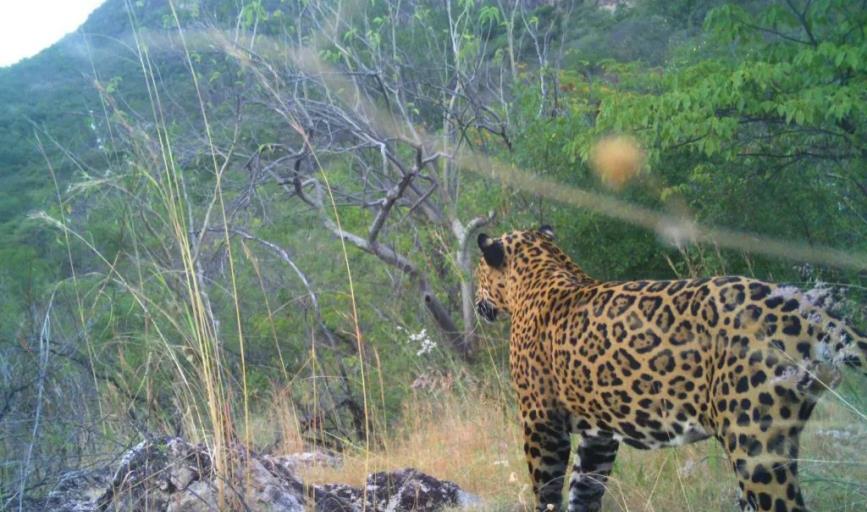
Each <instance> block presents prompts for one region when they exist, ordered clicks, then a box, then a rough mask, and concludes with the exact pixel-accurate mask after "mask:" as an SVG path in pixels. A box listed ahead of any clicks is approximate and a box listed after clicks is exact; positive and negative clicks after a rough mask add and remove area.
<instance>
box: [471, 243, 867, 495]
mask: <svg viewBox="0 0 867 512" xmlns="http://www.w3.org/2000/svg"><path fill="white" fill-rule="evenodd" d="M478 245H479V248H480V250H481V256H482V257H481V258H480V262H479V266H478V269H477V271H476V278H477V286H476V290H477V291H476V309H477V311H478V313H479V315H480V316H481V317H483V318H484V319H485V320H488V321H494V320H495V318H496V317H497V316H498V314H500V313H505V314H507V315H508V316H509V317H510V320H511V326H510V334H509V367H510V374H511V381H512V387H513V389H514V391H515V393H516V395H517V403H518V409H519V411H520V421H521V426H522V427H523V434H524V453H525V456H526V460H527V465H528V468H529V472H530V478H531V480H532V483H533V491H534V493H535V496H536V500H537V503H538V507H539V510H560V508H561V507H562V498H563V496H562V493H563V488H564V485H565V476H566V471H567V464H568V461H569V456H570V453H571V452H572V448H571V434H573V433H576V434H579V435H580V442H579V443H578V444H577V446H576V448H575V456H574V460H573V465H572V471H571V477H570V481H569V492H568V510H569V511H570V512H590V511H598V510H600V509H601V503H602V497H603V495H604V493H605V486H606V482H607V479H608V477H609V475H610V473H611V470H612V465H613V463H614V460H615V457H616V456H617V452H618V449H619V447H620V445H621V444H626V445H628V446H631V447H634V448H639V449H655V448H662V447H671V446H677V445H681V444H685V443H692V442H696V441H701V440H704V439H709V438H715V439H717V440H718V441H719V442H720V443H721V445H722V446H723V448H724V450H725V452H726V454H727V456H728V460H729V462H730V463H731V467H732V469H733V470H734V473H735V477H736V479H737V481H738V486H739V492H738V493H737V496H738V498H737V500H738V505H739V507H740V509H741V510H743V511H758V510H772V511H776V512H784V511H792V512H795V511H805V510H807V508H806V505H805V503H804V498H803V496H802V492H801V487H800V485H799V482H798V465H797V459H798V449H799V437H800V434H801V432H802V431H803V429H804V425H805V423H806V422H807V420H808V419H809V418H810V414H811V412H812V411H813V407H814V406H815V404H816V401H817V400H818V399H819V397H820V396H821V395H822V392H823V391H824V390H826V389H828V388H833V387H834V386H835V385H836V384H837V383H839V381H840V379H841V367H842V366H854V367H861V368H863V367H864V365H865V353H867V339H865V337H864V335H863V334H862V333H860V332H858V331H857V330H856V329H855V328H854V327H853V326H852V325H851V324H850V323H849V322H848V321H846V320H844V319H843V318H841V317H840V316H838V315H836V314H835V313H834V312H833V311H831V308H829V307H828V306H829V305H828V303H827V302H828V299H827V297H826V296H824V295H823V294H821V293H815V292H814V291H807V292H805V291H801V290H799V289H797V288H795V287H792V286H785V285H780V284H774V283H769V282H764V281H760V280H757V279H751V278H747V277H739V276H718V277H710V278H702V279H678V280H668V281H659V280H637V281H624V282H602V281H598V280H596V279H593V278H592V277H590V276H588V275H587V274H586V273H585V272H584V271H582V270H581V268H580V267H579V266H578V265H577V264H576V263H575V262H574V261H572V259H570V258H569V256H568V255H567V254H566V253H565V252H564V251H563V250H561V249H560V248H559V247H558V246H557V244H556V243H555V239H554V232H553V230H552V229H551V228H550V226H543V227H541V228H539V229H537V230H528V231H514V232H511V233H508V234H505V235H503V236H500V237H499V238H492V237H490V236H488V235H486V234H480V235H479V237H478Z"/></svg>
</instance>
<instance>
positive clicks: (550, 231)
mask: <svg viewBox="0 0 867 512" xmlns="http://www.w3.org/2000/svg"><path fill="white" fill-rule="evenodd" d="M539 234H540V235H542V236H545V237H547V238H549V239H551V240H554V228H552V227H551V226H549V225H548V224H542V225H541V226H540V227H539Z"/></svg>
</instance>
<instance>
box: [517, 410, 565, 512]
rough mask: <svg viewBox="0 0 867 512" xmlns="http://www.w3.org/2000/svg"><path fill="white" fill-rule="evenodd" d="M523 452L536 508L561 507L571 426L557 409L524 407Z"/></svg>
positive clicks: (551, 508) (553, 508)
mask: <svg viewBox="0 0 867 512" xmlns="http://www.w3.org/2000/svg"><path fill="white" fill-rule="evenodd" d="M522 418H523V419H522V424H523V426H524V454H525V455H526V457H527V465H528V467H529V469H530V478H531V479H532V481H533V492H534V493H535V494H536V499H537V500H538V502H537V503H538V509H539V510H560V506H561V504H562V501H563V482H564V479H565V477H566V465H567V463H568V461H569V449H570V440H569V434H570V430H569V428H568V426H567V423H566V421H564V419H565V416H564V414H562V413H561V412H559V411H556V410H544V409H541V410H540V409H534V410H532V411H523V413H522Z"/></svg>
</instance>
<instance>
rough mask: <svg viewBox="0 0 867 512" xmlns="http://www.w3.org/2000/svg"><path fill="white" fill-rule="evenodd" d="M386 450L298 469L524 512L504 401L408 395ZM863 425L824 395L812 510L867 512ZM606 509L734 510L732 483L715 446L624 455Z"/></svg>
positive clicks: (813, 439)
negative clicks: (409, 478) (420, 477)
mask: <svg viewBox="0 0 867 512" xmlns="http://www.w3.org/2000/svg"><path fill="white" fill-rule="evenodd" d="M403 418H404V421H403V422H402V423H400V425H399V426H398V427H397V428H396V429H395V430H394V431H392V432H391V433H390V435H389V436H388V439H387V440H386V441H385V447H384V448H382V449H377V450H373V451H371V452H369V453H365V452H364V451H363V450H356V451H350V452H348V453H346V454H345V460H344V464H343V466H341V467H338V468H328V467H313V468H308V469H306V470H304V473H303V475H302V476H303V478H304V480H305V481H307V482H310V483H326V482H346V483H350V484H353V485H360V484H361V483H362V482H363V481H364V479H365V476H366V474H367V473H366V472H365V468H368V471H370V472H374V471H384V470H394V469H398V468H403V467H414V468H417V469H419V470H421V471H424V472H426V473H429V474H431V475H434V476H436V477H438V478H443V479H447V480H452V481H454V482H456V483H458V484H459V485H460V486H461V487H463V488H464V489H466V490H467V491H469V492H472V493H475V494H477V495H479V496H481V497H482V498H483V501H484V506H483V509H484V510H508V511H519V510H530V509H531V504H532V491H531V488H530V485H529V478H528V475H527V471H526V466H525V463H524V458H523V451H522V448H521V433H520V430H519V429H518V425H517V415H516V412H515V410H514V407H513V405H512V404H511V401H510V402H509V403H504V402H502V401H499V400H497V399H481V400H478V401H476V400H469V399H461V398H457V397H455V396H445V397H439V398H431V397H429V396H421V395H419V396H415V397H414V399H413V400H411V401H410V402H409V403H408V404H407V405H406V407H405V411H404V415H403ZM864 441H867V425H865V424H864V423H863V422H862V421H861V420H860V419H858V417H857V414H855V413H854V412H852V410H851V409H849V408H848V407H847V406H846V405H844V404H843V403H842V402H841V401H840V400H839V399H837V398H835V397H833V396H831V395H828V396H826V397H825V398H824V399H823V401H822V402H820V404H819V406H818V407H817V409H816V412H815V413H814V421H812V422H811V423H810V425H809V427H808V429H807V431H806V432H805V433H804V437H803V443H802V454H801V458H802V461H801V475H802V481H803V485H804V488H805V494H806V499H807V501H808V504H809V505H810V506H811V507H812V509H813V510H819V511H822V510H834V511H841V512H854V511H856V510H858V511H860V510H865V507H867V453H865V451H864V449H863V448H862V445H863V443H864ZM609 484H610V485H609V490H608V493H607V494H606V498H605V506H604V510H605V511H609V512H613V511H619V512H626V511H680V510H682V511H696V512H698V511H717V510H719V511H727V512H733V511H735V510H737V507H736V505H735V489H736V485H737V484H736V482H735V479H734V476H733V474H732V472H731V469H730V467H729V463H728V461H727V460H726V457H725V453H724V452H723V451H722V448H721V447H720V445H719V444H718V443H717V442H716V441H708V442H702V443H696V444H693V445H689V446H682V447H679V448H677V449H664V450H654V451H641V450H635V449H632V448H629V447H623V448H621V451H620V455H619V457H618V459H617V463H616V465H615V469H614V473H613V475H612V478H611V480H610V482H609Z"/></svg>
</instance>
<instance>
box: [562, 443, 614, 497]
mask: <svg viewBox="0 0 867 512" xmlns="http://www.w3.org/2000/svg"><path fill="white" fill-rule="evenodd" d="M619 446H620V443H619V442H617V441H616V440H614V439H611V438H606V437H584V438H583V439H581V444H579V445H578V448H577V449H576V451H575V462H574V464H573V466H572V479H571V481H570V482H569V512H597V511H599V510H601V509H602V496H603V495H604V494H605V485H606V483H607V481H608V475H609V474H611V468H612V466H613V465H614V459H615V458H616V457H617V449H618V448H619Z"/></svg>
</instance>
